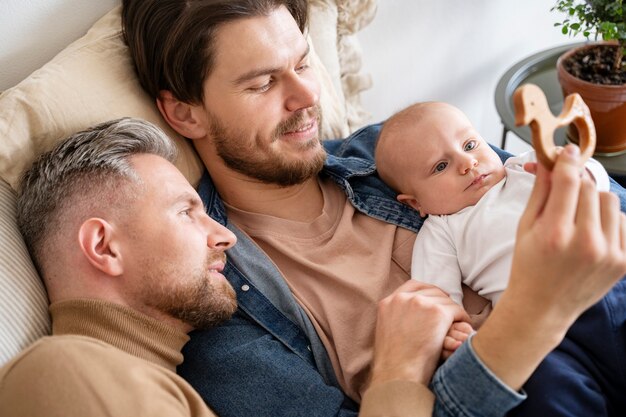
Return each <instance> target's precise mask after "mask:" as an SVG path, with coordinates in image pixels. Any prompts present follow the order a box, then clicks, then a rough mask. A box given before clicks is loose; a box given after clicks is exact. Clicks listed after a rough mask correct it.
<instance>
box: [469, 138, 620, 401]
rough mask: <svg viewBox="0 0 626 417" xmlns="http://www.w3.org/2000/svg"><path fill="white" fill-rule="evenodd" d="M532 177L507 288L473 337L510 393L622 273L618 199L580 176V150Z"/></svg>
mask: <svg viewBox="0 0 626 417" xmlns="http://www.w3.org/2000/svg"><path fill="white" fill-rule="evenodd" d="M536 175H537V178H536V181H535V187H534V188H533V192H532V194H531V197H530V200H529V202H528V206H527V208H526V210H525V212H524V214H523V215H522V217H521V219H520V223H519V227H518V231H517V239H516V244H515V250H514V256H513V263H512V268H511V279H510V282H509V286H508V287H507V289H506V290H505V291H504V293H503V294H502V296H501V298H500V301H499V302H498V304H497V305H496V307H495V308H494V310H493V312H492V313H491V316H490V317H489V318H488V319H487V321H486V322H485V324H484V325H483V326H482V327H481V329H480V330H479V331H478V333H477V334H476V336H475V337H474V338H473V339H472V345H473V347H474V349H475V351H476V353H477V354H478V356H479V357H480V358H481V359H482V360H483V361H484V363H485V364H486V365H487V366H488V367H489V368H490V369H491V370H492V371H493V372H494V373H495V374H496V375H498V376H499V377H500V378H501V379H502V380H503V381H504V382H505V383H506V384H507V385H509V387H511V388H512V389H519V388H520V387H521V386H522V384H523V383H524V382H525V381H526V380H527V379H528V377H529V376H530V374H531V373H532V372H533V371H534V370H535V369H536V367H537V365H538V364H539V362H540V361H541V360H542V359H543V358H544V357H545V356H546V355H547V354H548V353H549V352H550V351H551V350H552V349H554V347H556V346H557V345H558V343H560V341H561V340H562V339H563V337H564V336H565V333H566V331H567V329H568V328H569V326H571V324H572V323H573V322H574V321H575V320H576V318H578V316H579V315H580V314H582V313H583V312H584V311H585V310H586V309H587V308H589V307H590V306H591V305H592V304H594V303H596V302H597V301H598V300H599V299H600V298H601V297H602V296H604V294H606V293H607V292H608V291H609V290H610V288H611V287H612V286H613V285H614V284H615V283H616V282H617V281H618V280H619V279H620V278H621V277H622V276H623V275H624V274H626V248H625V244H626V217H625V216H624V215H623V214H622V213H621V212H620V207H619V200H618V198H617V197H616V196H615V195H613V194H611V193H599V192H598V191H596V189H595V186H594V185H593V183H592V182H591V181H590V180H589V179H588V178H584V177H581V175H580V155H579V150H578V148H577V147H576V146H573V145H569V146H567V147H566V148H565V150H564V151H563V152H561V153H560V154H559V155H558V156H557V160H556V164H555V166H554V169H553V171H552V172H549V171H548V170H546V169H545V168H544V167H543V166H542V165H538V166H536Z"/></svg>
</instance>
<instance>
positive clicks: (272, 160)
mask: <svg viewBox="0 0 626 417" xmlns="http://www.w3.org/2000/svg"><path fill="white" fill-rule="evenodd" d="M310 112H314V117H315V119H316V120H317V125H318V129H320V128H321V111H320V107H319V105H318V106H315V107H313V108H311V109H310V110H309V113H310ZM306 116H307V111H306V110H302V111H300V112H298V113H296V114H294V115H293V116H292V117H290V118H289V119H287V120H286V121H284V122H282V123H280V124H279V125H278V126H277V127H276V129H274V132H273V134H272V138H271V140H270V143H269V144H268V143H264V142H263V140H262V138H259V137H258V136H257V137H256V141H255V142H253V143H246V140H247V137H248V136H247V135H246V134H245V133H243V132H241V131H238V130H237V129H229V128H227V127H226V126H224V125H223V124H222V123H221V122H220V121H219V120H218V119H217V118H216V117H215V116H213V115H210V114H209V123H210V134H211V136H212V138H213V140H214V143H215V149H216V151H217V154H218V155H219V156H220V157H221V158H222V160H223V161H224V163H225V164H226V165H227V166H228V167H229V168H231V169H233V170H235V171H237V172H239V173H240V174H243V175H245V176H247V177H250V178H254V179H257V180H259V181H261V182H263V183H266V184H277V185H279V186H282V187H287V186H290V185H295V184H301V183H303V182H304V181H306V180H308V179H309V178H312V177H315V176H316V175H317V174H319V173H320V171H321V170H322V168H323V166H324V161H325V160H326V152H325V151H324V148H323V147H322V146H320V137H319V136H320V135H319V134H318V136H317V137H316V138H314V139H312V140H310V141H308V142H306V143H303V144H301V150H302V151H306V150H309V149H312V148H314V147H319V151H318V152H316V153H315V155H314V156H313V157H312V158H309V159H296V160H287V159H286V158H285V157H284V156H283V155H281V154H280V153H279V152H278V151H274V150H273V149H272V148H270V145H271V143H274V142H275V141H277V140H280V137H281V136H282V135H283V134H285V132H290V131H293V130H295V129H297V128H298V127H300V126H301V125H302V122H303V121H304V120H305V119H306ZM263 151H264V152H263Z"/></svg>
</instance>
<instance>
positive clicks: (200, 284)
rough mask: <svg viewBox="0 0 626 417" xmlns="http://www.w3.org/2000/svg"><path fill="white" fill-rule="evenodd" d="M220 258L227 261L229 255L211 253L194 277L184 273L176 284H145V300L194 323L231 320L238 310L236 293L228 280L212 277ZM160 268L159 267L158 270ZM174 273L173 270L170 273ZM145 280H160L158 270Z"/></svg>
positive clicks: (203, 324)
mask: <svg viewBox="0 0 626 417" xmlns="http://www.w3.org/2000/svg"><path fill="white" fill-rule="evenodd" d="M217 260H223V261H224V263H225V262H226V255H224V253H223V252H221V253H220V254H219V255H216V254H212V255H209V257H207V260H206V262H205V264H204V266H203V267H202V269H201V270H197V271H195V272H194V273H193V274H192V277H183V278H181V279H180V280H179V281H174V282H176V284H172V283H171V282H169V283H168V284H167V285H158V284H156V285H146V288H145V291H144V293H143V297H144V300H145V304H146V305H148V306H150V307H154V308H156V309H157V310H159V311H161V312H163V313H166V314H168V315H170V316H172V317H174V318H177V319H179V320H181V321H183V322H184V323H187V324H189V325H191V326H192V327H193V328H194V329H209V328H211V327H215V326H217V325H219V324H221V323H222V322H224V321H226V320H228V319H229V318H230V317H231V316H232V315H233V314H234V313H235V311H236V310H237V296H236V293H235V290H233V288H232V287H231V286H230V284H229V283H228V281H222V280H219V281H217V280H215V279H213V278H211V273H210V272H209V268H210V266H211V265H212V264H213V263H214V262H215V261H217ZM160 272H161V271H156V274H158V273H160ZM170 275H171V274H170ZM143 279H144V280H145V281H144V282H148V283H149V282H158V278H155V272H154V271H152V272H151V273H150V274H146V276H144V277H143Z"/></svg>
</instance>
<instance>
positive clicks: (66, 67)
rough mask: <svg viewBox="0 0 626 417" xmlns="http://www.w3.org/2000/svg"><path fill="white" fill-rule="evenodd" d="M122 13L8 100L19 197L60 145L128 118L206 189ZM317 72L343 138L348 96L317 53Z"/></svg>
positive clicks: (1, 163) (0, 128) (5, 133)
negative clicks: (135, 51) (127, 38)
mask: <svg viewBox="0 0 626 417" xmlns="http://www.w3.org/2000/svg"><path fill="white" fill-rule="evenodd" d="M120 11H121V6H120V7H117V8H115V9H114V10H112V11H111V12H109V13H107V14H106V15H105V16H104V17H103V18H102V19H100V20H99V21H98V22H96V23H95V24H94V26H93V27H92V28H91V29H90V30H89V31H88V32H87V34H86V35H85V36H83V37H82V38H80V39H78V40H77V41H75V42H74V43H72V44H71V45H70V46H68V47H67V48H66V49H64V50H63V51H62V52H60V53H59V54H58V55H57V56H56V57H54V58H53V59H52V60H51V61H50V62H48V63H47V64H45V65H44V66H43V67H42V68H40V69H38V70H37V71H35V72H34V73H33V74H31V75H30V76H29V77H28V78H26V79H25V80H24V81H22V82H21V83H19V84H18V85H17V86H15V87H13V88H11V89H9V90H7V91H5V92H4V93H3V94H2V95H0V137H1V138H2V145H1V146H0V177H2V178H3V179H4V180H5V181H7V182H8V183H9V184H10V185H11V186H12V187H13V188H14V189H15V188H16V186H17V182H18V180H19V176H20V175H21V173H22V171H23V170H24V169H25V168H26V167H28V166H30V164H31V163H32V161H33V160H34V159H35V157H36V156H37V155H39V154H40V153H42V152H45V151H47V150H49V149H50V148H52V147H53V146H54V144H55V143H56V142H58V141H59V140H61V139H63V138H65V137H67V136H69V135H70V134H72V133H74V132H76V131H79V130H83V129H86V128H88V127H90V126H93V125H95V124H97V123H100V122H103V121H106V120H111V119H116V118H119V117H123V116H133V117H139V118H143V119H146V120H149V121H151V122H153V123H155V124H157V125H158V126H160V127H161V128H162V129H163V130H165V132H166V133H167V134H168V135H169V136H170V137H172V138H173V139H175V140H176V142H177V145H178V147H179V149H180V151H181V152H180V156H179V158H178V160H177V163H176V165H177V166H178V168H179V169H180V170H181V171H182V172H183V174H184V175H185V176H186V177H187V179H189V181H190V182H191V183H192V184H193V185H196V184H197V183H198V181H199V179H200V176H201V174H202V170H203V166H202V162H201V161H200V159H199V158H198V156H197V154H196V153H195V151H194V149H193V147H192V145H191V144H190V142H189V141H187V140H186V139H184V138H182V137H181V136H180V135H178V134H177V133H175V132H174V131H173V130H172V129H171V128H170V127H169V126H168V125H167V123H165V121H164V120H163V119H162V118H161V116H160V114H159V112H158V110H157V108H156V106H155V105H154V103H153V101H152V100H151V99H150V97H149V96H148V95H147V94H146V93H145V92H144V91H143V90H142V89H141V86H140V85H139V82H138V81H137V78H136V76H135V72H134V69H133V66H132V62H131V58H130V55H129V54H128V50H127V48H126V46H125V44H124V42H123V40H122V36H121V26H120ZM329 24H332V25H333V26H334V25H336V22H329ZM334 53H335V54H336V49H335V52H334ZM312 65H313V68H314V70H315V71H317V73H318V76H319V78H320V82H321V84H322V93H321V97H322V98H321V105H322V108H323V111H324V113H325V120H324V124H323V125H322V135H323V137H324V138H337V137H343V136H345V135H346V134H347V133H348V130H347V121H346V119H345V110H343V109H344V108H345V104H344V103H343V96H341V95H340V94H337V92H336V91H335V88H334V86H333V81H332V80H331V77H330V75H329V74H328V72H327V71H326V70H325V68H324V66H323V64H322V63H321V61H320V60H319V58H318V57H317V55H315V53H313V54H312Z"/></svg>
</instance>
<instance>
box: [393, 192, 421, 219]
mask: <svg viewBox="0 0 626 417" xmlns="http://www.w3.org/2000/svg"><path fill="white" fill-rule="evenodd" d="M396 199H397V200H398V201H399V202H401V203H402V204H406V205H407V206H409V207H412V208H413V209H414V210H417V211H419V213H420V216H422V217H424V216H425V215H426V213H424V212H423V211H422V206H420V203H419V201H417V199H416V198H415V197H414V196H412V195H410V194H398V196H397V197H396Z"/></svg>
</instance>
